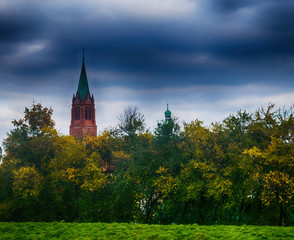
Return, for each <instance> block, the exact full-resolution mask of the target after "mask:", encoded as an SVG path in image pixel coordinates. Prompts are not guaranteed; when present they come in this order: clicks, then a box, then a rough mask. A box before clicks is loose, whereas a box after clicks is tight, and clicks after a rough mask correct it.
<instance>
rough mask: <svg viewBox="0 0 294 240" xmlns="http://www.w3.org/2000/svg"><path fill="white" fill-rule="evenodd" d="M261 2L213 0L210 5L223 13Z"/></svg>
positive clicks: (250, 0) (259, 0) (255, 0)
mask: <svg viewBox="0 0 294 240" xmlns="http://www.w3.org/2000/svg"><path fill="white" fill-rule="evenodd" d="M260 2H262V1H261V0H214V1H212V5H213V6H214V8H215V9H217V10H218V11H220V12H223V13H226V14H227V13H232V12H234V11H237V10H239V9H240V8H243V7H248V6H253V5H256V4H258V3H260Z"/></svg>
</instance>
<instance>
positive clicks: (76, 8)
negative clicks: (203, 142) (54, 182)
mask: <svg viewBox="0 0 294 240" xmlns="http://www.w3.org/2000/svg"><path fill="white" fill-rule="evenodd" d="M82 48H85V65H86V71H87V76H88V82H89V87H90V92H91V94H94V97H95V104H96V105H95V106H96V123H97V127H98V131H102V130H104V129H105V128H108V127H114V126H115V125H116V124H117V123H118V117H119V115H120V114H122V112H123V110H124V108H125V107H127V106H129V105H131V106H137V107H138V108H139V111H140V112H141V113H143V114H144V115H145V119H146V123H147V126H148V127H149V128H150V130H151V131H152V130H153V129H154V127H155V126H156V124H157V122H158V121H160V120H162V119H163V118H164V111H165V110H166V102H167V99H168V101H169V108H170V110H171V111H172V113H173V114H174V115H175V116H177V117H178V118H179V121H180V122H183V121H185V122H190V121H192V120H195V119H199V120H202V121H204V125H206V126H208V125H209V124H210V123H212V122H216V121H222V120H223V119H224V118H226V117H227V116H229V115H230V114H235V113H236V112H237V111H238V110H241V109H242V110H247V111H249V112H252V113H253V112H254V111H255V110H256V109H258V108H259V107H261V106H267V105H268V103H269V102H271V103H274V104H276V106H277V107H283V106H286V107H289V106H290V105H292V104H293V103H294V81H293V78H294V74H293V73H294V1H292V0H160V1H158V0H83V1H78V0H51V1H39V0H26V1H23V0H0V141H1V142H2V141H3V139H4V138H6V132H9V131H10V130H11V129H13V125H12V124H11V121H12V120H13V119H20V118H22V117H23V116H24V113H23V112H24V108H25V107H30V106H31V105H32V104H33V103H39V102H40V103H41V104H42V105H43V106H47V107H52V108H53V110H54V114H53V119H54V121H55V122H56V128H57V129H58V131H59V132H60V133H62V134H69V124H70V110H71V101H72V95H73V94H74V93H76V91H77V87H78V80H79V75H80V71H81V66H82Z"/></svg>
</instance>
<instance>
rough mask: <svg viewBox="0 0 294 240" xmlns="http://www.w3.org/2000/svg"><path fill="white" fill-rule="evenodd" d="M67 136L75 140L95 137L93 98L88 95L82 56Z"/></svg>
mask: <svg viewBox="0 0 294 240" xmlns="http://www.w3.org/2000/svg"><path fill="white" fill-rule="evenodd" d="M69 134H70V135H72V136H73V137H75V138H84V137H86V136H95V137H96V136H97V126H96V121H95V103H94V96H93V94H92V96H91V95H90V90H89V85H88V80H87V74H86V68H85V62H84V56H83V64H82V70H81V75H80V81H79V86H78V90H77V93H76V95H73V98H72V107H71V124H70V127H69Z"/></svg>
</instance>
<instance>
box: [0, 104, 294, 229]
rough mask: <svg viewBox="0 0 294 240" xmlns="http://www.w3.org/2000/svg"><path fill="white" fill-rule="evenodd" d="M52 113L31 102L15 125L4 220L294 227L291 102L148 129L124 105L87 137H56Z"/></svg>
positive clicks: (1, 187)
mask: <svg viewBox="0 0 294 240" xmlns="http://www.w3.org/2000/svg"><path fill="white" fill-rule="evenodd" d="M52 113H53V110H52V109H51V108H46V107H43V106H42V105H41V104H33V105H32V107H31V108H25V112H24V118H23V119H20V120H14V121H13V122H12V123H13V124H14V129H12V130H11V131H10V132H9V133H8V135H7V138H6V139H5V140H4V143H3V146H4V154H3V156H2V154H1V151H0V159H1V157H2V163H1V165H0V221H60V220H64V221H80V222H96V221H99V222H114V221H115V222H139V223H160V224H170V223H179V224H183V223H184V224H186V223H198V224H268V225H293V224H294V200H293V195H294V116H293V109H292V108H289V109H285V108H284V109H276V108H275V107H274V105H273V104H270V105H269V106H268V107H266V108H260V109H258V110H256V112H255V113H248V112H246V111H238V112H237V113H236V114H232V115H230V116H228V117H227V118H225V119H224V120H223V121H222V122H219V123H213V124H211V125H210V126H208V127H207V126H204V124H203V122H202V121H200V120H198V119H196V120H194V121H192V122H190V123H187V122H184V123H183V124H182V128H180V125H181V124H180V123H179V122H178V121H177V119H176V118H172V119H171V120H169V121H168V122H165V121H161V122H158V125H157V126H156V127H155V130H154V132H149V131H148V130H146V128H145V120H144V115H143V114H142V113H140V112H139V110H138V109H137V108H136V107H127V108H126V109H125V110H124V112H123V113H122V115H120V117H119V125H118V126H117V127H116V129H114V131H107V130H105V131H103V132H102V133H101V134H100V135H99V136H98V137H87V138H84V139H75V138H73V137H72V136H64V135H61V134H58V133H57V131H56V130H55V128H54V121H53V120H52V118H51V117H52ZM0 150H1V149H0Z"/></svg>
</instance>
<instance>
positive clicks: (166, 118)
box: [164, 103, 171, 123]
mask: <svg viewBox="0 0 294 240" xmlns="http://www.w3.org/2000/svg"><path fill="white" fill-rule="evenodd" d="M164 116H165V121H164V123H168V122H169V121H170V120H171V111H170V110H169V109H168V103H167V104H166V111H165V112H164Z"/></svg>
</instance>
